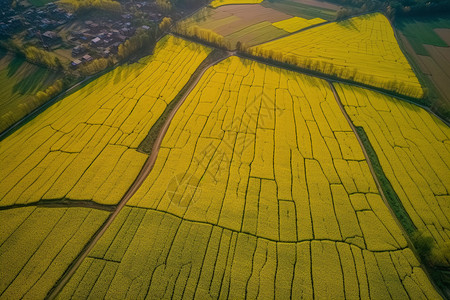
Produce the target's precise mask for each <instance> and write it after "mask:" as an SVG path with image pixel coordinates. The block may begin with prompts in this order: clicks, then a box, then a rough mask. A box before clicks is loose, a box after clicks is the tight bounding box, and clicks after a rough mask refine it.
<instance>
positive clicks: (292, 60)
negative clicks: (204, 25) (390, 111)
mask: <svg viewBox="0 0 450 300" xmlns="http://www.w3.org/2000/svg"><path fill="white" fill-rule="evenodd" d="M241 51H244V52H246V53H248V54H250V55H252V56H258V57H263V58H265V59H267V60H270V61H277V62H281V63H286V64H289V65H293V66H298V67H300V68H303V69H308V70H312V71H316V72H320V73H324V74H328V75H332V76H336V77H339V78H343V79H348V80H352V81H355V82H359V83H362V84H367V85H370V86H375V87H379V88H382V89H385V90H389V91H393V92H396V93H398V94H402V95H406V96H410V97H413V98H418V99H419V98H422V97H423V96H424V95H423V90H422V89H421V87H420V86H411V85H409V84H407V83H404V82H402V81H397V80H383V79H381V78H379V77H378V78H377V77H375V76H373V75H371V74H367V73H362V72H359V71H358V70H357V69H356V68H346V67H344V66H341V65H335V64H333V63H330V62H326V61H320V60H316V59H311V58H308V57H299V56H295V55H292V54H285V53H283V52H282V51H276V50H273V49H270V50H267V49H263V48H261V47H255V48H250V49H245V48H244V47H241Z"/></svg>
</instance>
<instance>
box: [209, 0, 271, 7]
mask: <svg viewBox="0 0 450 300" xmlns="http://www.w3.org/2000/svg"><path fill="white" fill-rule="evenodd" d="M261 2H263V0H214V1H212V2H211V3H210V4H209V5H210V6H211V7H219V6H222V5H230V4H258V3H261Z"/></svg>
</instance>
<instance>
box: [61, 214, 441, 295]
mask: <svg viewBox="0 0 450 300" xmlns="http://www.w3.org/2000/svg"><path fill="white" fill-rule="evenodd" d="M88 297H90V298H95V299H100V298H107V299H110V298H114V299H143V298H146V297H148V298H151V299H162V298H175V299H193V298H196V299H209V298H212V299H218V298H230V299H241V298H244V297H246V298H249V299H256V298H261V299H274V298H278V299H290V298H293V299H301V298H306V299H312V298H318V299H326V298H339V299H410V298H412V299H420V298H423V299H438V298H440V297H439V295H438V294H437V293H436V292H435V290H434V288H433V286H432V285H431V284H430V282H429V281H428V278H427V277H426V275H425V273H424V271H423V270H422V268H421V267H420V264H419V262H418V261H417V259H416V258H415V257H414V254H413V253H412V252H411V250H410V249H408V248H405V249H397V250H392V251H370V250H367V249H362V248H360V247H358V246H356V245H352V244H348V243H345V242H335V241H330V240H313V241H303V242H277V241H272V240H268V239H264V238H261V237H258V236H255V235H252V234H248V233H243V232H237V231H232V230H229V229H226V228H222V227H219V226H214V225H210V224H204V223H197V222H191V221H186V220H182V219H180V218H178V217H175V216H173V215H171V214H168V213H164V212H158V211H154V210H148V209H141V208H131V207H125V208H124V210H123V211H122V212H121V213H120V214H119V216H118V218H117V219H116V221H115V222H114V223H113V224H112V226H111V227H110V230H108V232H107V233H106V234H105V235H104V236H103V237H102V239H101V240H100V241H99V243H98V244H97V246H96V247H95V248H94V250H93V252H92V253H91V255H90V256H89V257H88V258H86V260H85V261H84V262H83V264H82V265H81V266H80V268H79V269H78V270H77V272H76V273H75V275H74V276H73V277H72V278H71V280H70V281H69V282H68V284H67V285H66V286H65V288H64V289H63V291H62V292H61V294H60V295H59V299H70V298H75V299H80V298H83V299H86V298H88Z"/></svg>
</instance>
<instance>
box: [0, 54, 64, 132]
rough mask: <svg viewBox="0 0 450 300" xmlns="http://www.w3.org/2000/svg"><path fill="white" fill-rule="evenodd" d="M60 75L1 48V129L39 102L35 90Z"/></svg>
mask: <svg viewBox="0 0 450 300" xmlns="http://www.w3.org/2000/svg"><path fill="white" fill-rule="evenodd" d="M60 76H61V75H60V74H59V73H55V72H54V71H52V70H48V69H45V68H41V67H38V66H35V65H33V64H30V63H28V62H26V61H25V60H24V59H22V58H19V57H14V56H12V55H10V54H7V53H5V52H0V94H1V95H2V97H1V99H0V132H3V131H4V130H5V129H6V128H8V127H9V126H11V125H12V124H14V123H15V122H17V121H18V120H20V119H21V118H23V117H24V116H25V115H26V114H28V113H29V112H30V111H32V110H33V109H35V108H36V107H37V106H38V104H36V103H35V102H34V94H36V92H38V91H40V90H43V89H45V88H46V87H47V86H49V85H51V84H52V83H53V82H54V81H55V80H56V79H58V78H59V77H60Z"/></svg>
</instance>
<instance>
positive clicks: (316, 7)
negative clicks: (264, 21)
mask: <svg viewBox="0 0 450 300" xmlns="http://www.w3.org/2000/svg"><path fill="white" fill-rule="evenodd" d="M261 5H262V6H264V7H267V8H272V9H274V10H277V11H280V12H284V13H287V14H290V15H293V16H296V17H301V18H305V19H314V18H321V19H324V20H327V21H334V20H336V12H337V11H338V10H339V8H340V6H338V5H335V4H333V3H330V2H324V1H320V0H277V1H264V2H262V3H261Z"/></svg>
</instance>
